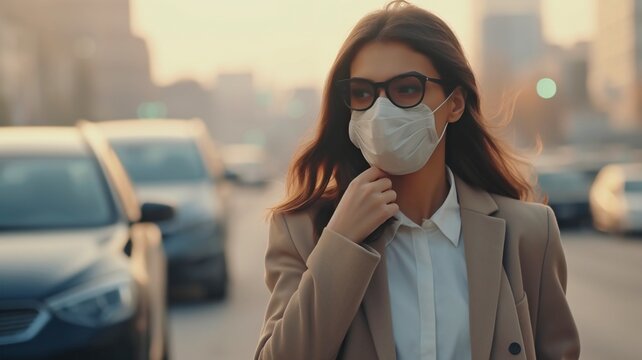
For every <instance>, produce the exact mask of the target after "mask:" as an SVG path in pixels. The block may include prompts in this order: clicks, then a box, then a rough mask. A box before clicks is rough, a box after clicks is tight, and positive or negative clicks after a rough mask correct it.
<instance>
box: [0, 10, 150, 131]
mask: <svg viewBox="0 0 642 360" xmlns="http://www.w3.org/2000/svg"><path fill="white" fill-rule="evenodd" d="M0 14H1V15H0V27H3V29H5V30H6V29H7V28H8V29H9V31H2V35H0V49H2V59H1V60H0V62H1V63H2V65H0V77H1V78H2V80H3V81H2V82H3V87H2V88H3V92H4V98H5V101H6V102H7V103H8V104H9V110H8V113H9V114H10V117H11V122H12V123H15V124H45V123H47V124H68V123H73V122H75V121H76V120H77V119H78V118H88V119H112V118H131V117H135V115H136V110H137V107H138V105H139V104H140V103H142V102H144V101H148V100H151V99H154V98H155V97H156V88H155V86H154V85H153V83H152V81H151V76H150V71H149V55H148V51H147V47H146V43H145V41H144V40H143V39H140V38H138V37H136V36H134V35H133V34H132V32H131V29H130V21H131V19H130V5H129V0H109V1H104V0H56V1H50V0H2V1H0ZM6 49H9V50H8V51H7V50H6Z"/></svg>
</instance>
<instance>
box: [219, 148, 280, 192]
mask: <svg viewBox="0 0 642 360" xmlns="http://www.w3.org/2000/svg"><path fill="white" fill-rule="evenodd" d="M223 162H224V163H225V169H226V170H227V171H228V173H229V174H230V175H231V176H232V177H233V178H234V180H236V182H237V183H239V184H241V185H249V186H265V185H267V183H268V182H269V180H270V177H271V165H270V163H269V160H268V156H267V154H266V152H265V150H264V149H263V148H262V147H260V146H257V145H252V144H233V145H227V146H225V147H224V148H223Z"/></svg>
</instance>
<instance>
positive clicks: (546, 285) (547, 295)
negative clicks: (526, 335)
mask: <svg viewBox="0 0 642 360" xmlns="http://www.w3.org/2000/svg"><path fill="white" fill-rule="evenodd" d="M547 209H548V241H547V245H546V250H545V253H544V261H543V265H542V270H541V280H540V293H539V297H540V299H539V309H538V312H537V330H536V334H537V335H536V339H535V348H536V352H537V358H538V359H544V360H548V359H550V360H559V359H578V358H579V356H580V339H579V335H578V332H577V328H576V326H575V322H574V320H573V315H572V314H571V310H570V308H569V305H568V302H567V301H566V260H565V258H564V252H563V250H562V244H561V241H560V231H559V228H558V226H557V221H556V219H555V215H554V214H553V211H552V210H551V208H547Z"/></svg>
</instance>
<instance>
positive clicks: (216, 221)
mask: <svg viewBox="0 0 642 360" xmlns="http://www.w3.org/2000/svg"><path fill="white" fill-rule="evenodd" d="M100 127H101V130H102V132H103V134H105V136H106V137H107V138H108V139H109V142H110V143H111V145H112V146H113V147H114V149H115V150H116V153H117V154H118V156H119V157H120V159H121V161H122V162H123V164H124V165H125V168H126V169H127V171H128V173H129V175H130V177H131V179H132V180H133V182H134V184H135V187H136V192H137V194H138V197H139V198H141V199H144V200H146V201H163V202H171V203H173V204H174V205H175V206H176V217H175V218H174V219H172V220H170V221H165V222H162V223H160V224H159V225H160V229H161V231H162V233H163V245H164V247H165V253H166V255H167V259H168V266H169V267H168V279H169V287H170V290H171V289H181V288H185V287H193V286H194V285H196V286H198V287H200V288H201V289H203V290H204V293H205V295H206V296H207V297H208V298H212V299H220V298H223V297H224V296H225V293H226V289H227V283H228V273H227V262H226V236H227V220H228V210H227V205H226V204H227V200H226V198H227V191H228V190H227V188H226V184H225V170H224V166H223V163H222V160H221V158H220V154H219V152H218V151H217V148H216V146H215V144H214V142H213V141H212V139H211V138H210V136H209V134H208V132H207V129H206V127H205V126H204V124H203V123H202V121H200V120H115V121H107V122H103V123H100Z"/></svg>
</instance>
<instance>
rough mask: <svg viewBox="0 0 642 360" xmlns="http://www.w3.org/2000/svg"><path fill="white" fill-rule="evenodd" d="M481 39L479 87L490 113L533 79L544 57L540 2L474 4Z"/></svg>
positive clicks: (516, 0)
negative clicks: (525, 80)
mask: <svg viewBox="0 0 642 360" xmlns="http://www.w3.org/2000/svg"><path fill="white" fill-rule="evenodd" d="M474 6H476V11H475V14H478V16H479V18H478V19H476V20H477V23H478V26H479V36H480V39H479V41H478V42H477V43H478V44H479V48H478V49H477V53H478V58H479V60H480V65H481V66H480V74H479V75H480V76H479V79H480V84H481V87H482V89H483V94H484V101H485V105H486V107H487V109H490V110H491V112H495V111H497V110H498V109H499V107H500V105H501V104H502V102H503V101H504V100H505V99H504V94H505V93H506V92H510V91H513V90H514V88H515V86H514V85H515V83H516V82H518V81H520V80H521V79H522V78H526V77H530V76H531V74H532V72H533V70H534V69H535V68H536V65H537V64H538V62H539V61H540V60H541V57H542V55H543V53H544V48H545V43H544V40H543V36H542V29H541V28H542V26H541V10H540V0H480V1H475V2H474Z"/></svg>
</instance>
